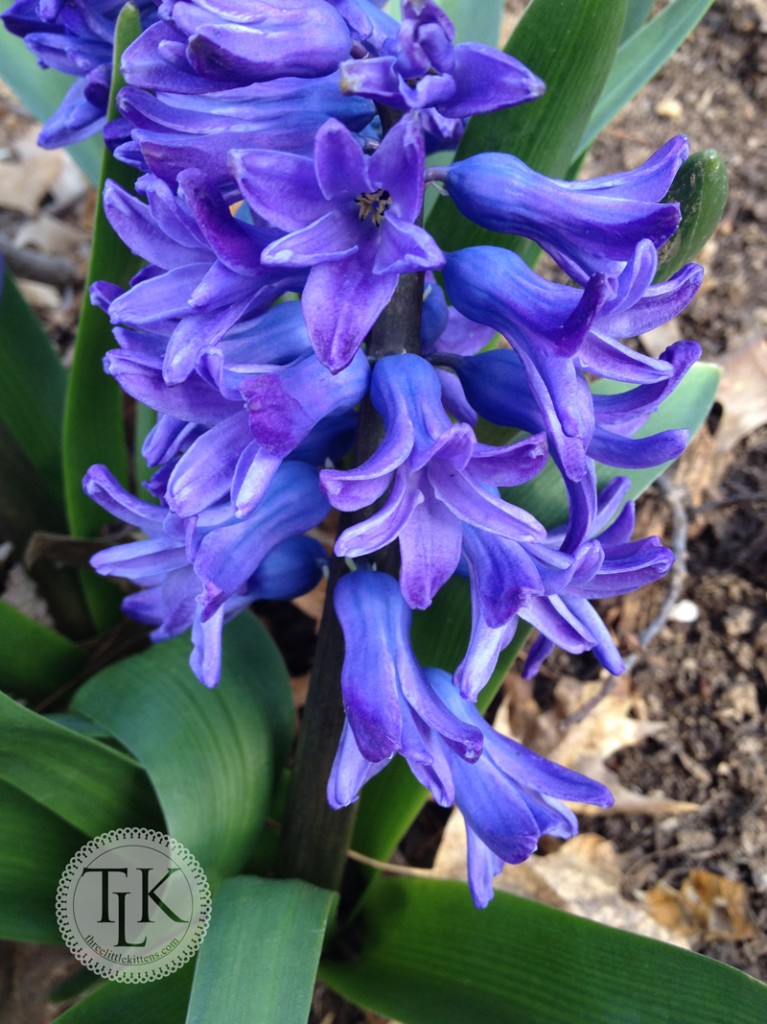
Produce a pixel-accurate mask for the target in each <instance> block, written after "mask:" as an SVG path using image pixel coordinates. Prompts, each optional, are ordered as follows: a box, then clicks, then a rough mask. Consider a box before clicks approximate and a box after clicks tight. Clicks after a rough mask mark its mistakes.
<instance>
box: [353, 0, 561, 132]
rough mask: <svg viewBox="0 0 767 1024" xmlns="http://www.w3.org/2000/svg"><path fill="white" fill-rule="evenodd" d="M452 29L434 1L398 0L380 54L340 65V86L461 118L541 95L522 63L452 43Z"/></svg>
mask: <svg viewBox="0 0 767 1024" xmlns="http://www.w3.org/2000/svg"><path fill="white" fill-rule="evenodd" d="M454 39H455V29H454V27H453V23H452V22H451V20H450V18H448V16H447V15H446V14H445V13H444V11H442V10H440V8H439V7H438V6H437V4H436V3H435V2H434V0H415V2H413V0H403V3H402V24H401V26H400V27H399V31H398V34H397V38H396V40H391V42H390V43H389V45H387V46H386V47H385V52H384V53H383V54H382V55H381V56H367V57H365V58H364V59H362V60H352V61H346V62H345V63H344V64H342V65H341V88H342V89H343V91H344V92H347V93H359V94H360V95H362V96H369V97H371V98H372V99H374V100H376V101H377V102H379V103H385V104H386V105H387V106H389V107H393V108H394V109H395V110H403V111H404V110H429V108H433V109H434V110H436V112H437V113H438V114H439V115H440V116H441V117H442V118H448V119H453V118H465V117H470V116H471V115H472V114H482V113H488V112H490V111H493V110H500V109H501V108H502V107H508V106H512V105H514V104H516V103H524V102H526V101H527V100H531V99H535V97H537V96H540V95H542V93H543V92H544V89H545V86H544V84H543V82H542V81H541V80H540V79H539V78H538V77H537V76H536V75H534V74H533V73H532V72H531V71H529V70H528V69H527V68H526V67H525V66H524V65H523V64H521V63H520V62H519V61H518V60H515V59H514V58H513V57H510V56H508V55H507V54H505V53H500V52H499V51H498V50H496V49H494V48H493V47H492V46H485V45H483V44H482V43H459V44H458V45H457V46H456V45H454Z"/></svg>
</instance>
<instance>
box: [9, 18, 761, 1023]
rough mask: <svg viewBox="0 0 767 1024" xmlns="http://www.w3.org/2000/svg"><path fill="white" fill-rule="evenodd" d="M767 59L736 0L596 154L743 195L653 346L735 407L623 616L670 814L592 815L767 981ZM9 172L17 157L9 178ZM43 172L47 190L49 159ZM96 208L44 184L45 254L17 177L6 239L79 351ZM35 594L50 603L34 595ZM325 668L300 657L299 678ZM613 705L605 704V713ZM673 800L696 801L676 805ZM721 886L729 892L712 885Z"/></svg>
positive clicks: (605, 164) (328, 1003) (15, 121)
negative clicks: (684, 169)
mask: <svg viewBox="0 0 767 1024" xmlns="http://www.w3.org/2000/svg"><path fill="white" fill-rule="evenodd" d="M508 6H509V17H510V18H511V19H513V18H514V17H515V16H516V15H517V14H518V13H519V11H520V10H521V9H522V8H523V7H524V3H523V0H512V2H511V3H509V5H508ZM765 71H767V0H717V2H716V3H715V4H714V7H713V8H712V10H711V11H710V12H709V13H708V14H707V16H706V17H705V19H704V21H703V22H702V24H701V25H700V26H699V27H698V29H697V30H696V32H695V33H694V35H693V36H692V38H691V39H689V40H688V41H687V42H686V43H685V44H684V46H683V47H682V48H681V50H680V51H679V53H677V54H676V55H675V57H674V58H672V60H671V61H670V62H669V63H668V65H667V66H666V68H665V69H664V70H663V71H662V73H661V74H660V75H659V76H658V77H657V78H656V79H655V80H654V82H653V83H651V84H650V85H649V86H648V87H646V88H645V89H644V90H643V91H642V92H641V93H640V95H639V96H638V97H637V98H636V99H635V101H634V102H633V103H632V104H631V105H630V107H629V108H628V109H627V110H626V111H625V112H624V114H623V115H622V116H621V117H620V118H619V119H618V120H617V121H616V122H615V123H614V124H613V125H612V126H611V127H610V128H609V129H608V131H607V132H606V133H605V134H604V136H603V137H602V139H600V140H599V141H598V143H597V144H596V145H595V146H594V149H593V152H592V155H591V157H590V163H589V166H588V168H587V173H589V174H595V173H605V172H608V171H615V170H620V169H624V168H628V167H632V166H636V165H637V164H638V163H641V162H642V161H643V160H644V159H646V158H647V157H648V156H649V155H650V153H651V152H652V151H653V150H654V149H656V148H657V147H658V146H659V145H661V144H662V143H663V142H664V141H665V140H666V139H667V138H668V137H670V136H671V135H674V134H677V133H679V132H684V133H685V134H686V135H687V136H688V137H689V139H690V144H691V147H692V149H693V150H699V149H706V148H708V147H714V148H716V149H717V150H719V152H720V153H721V154H722V155H723V157H724V159H725V162H726V164H727V167H728V170H729V174H730V197H729V201H728V204H727V209H726V212H725V216H724V220H723V223H722V225H721V226H720V228H719V230H718V232H717V234H716V236H715V237H714V239H712V240H711V242H709V244H708V245H707V246H706V248H705V250H704V252H703V254H702V256H701V261H702V262H703V263H704V265H705V267H706V272H707V275H706V281H705V284H704V286H703V289H702V291H701V293H700V294H699V295H698V296H697V297H696V299H695V300H694V302H693V304H692V306H691V308H690V310H689V311H688V312H687V313H685V314H684V315H683V316H682V317H680V318H679V321H678V322H677V323H676V324H674V325H672V326H671V327H670V328H669V329H668V330H666V331H665V332H663V333H662V336H661V337H660V338H657V337H651V338H647V339H643V343H644V344H645V345H646V347H647V348H648V349H650V350H657V349H660V348H662V347H664V346H665V344H668V343H669V342H670V341H673V340H675V339H677V338H695V339H697V340H698V341H700V343H701V344H702V346H703V348H704V353H705V357H706V358H707V359H710V360H714V361H716V362H718V363H720V364H721V365H722V367H723V370H724V378H723V379H724V384H723V387H722V390H721V392H720V396H719V399H720V400H719V402H718V404H717V406H716V407H715V410H714V412H713V414H712V416H711V417H710V418H709V421H708V423H707V425H706V427H705V428H704V430H703V431H702V432H701V435H700V436H699V438H698V439H697V440H696V442H695V443H694V445H693V446H692V448H691V450H690V451H689V452H688V453H687V455H685V457H684V458H683V460H681V462H680V464H679V465H678V466H677V467H676V468H675V470H674V471H673V472H672V474H671V475H670V477H669V480H670V486H664V487H655V488H653V489H652V490H651V491H650V492H649V493H648V494H647V495H646V496H645V498H644V499H643V500H642V503H641V508H640V515H639V526H640V528H641V529H642V530H643V532H645V533H651V532H658V533H660V534H661V536H663V537H664V539H665V540H666V542H670V541H671V539H672V535H674V534H676V544H677V547H678V549H679V554H680V556H681V558H680V565H681V571H680V572H679V573H678V574H677V576H676V577H675V581H672V582H671V583H670V582H669V581H664V582H663V583H660V584H658V585H656V586H655V587H654V588H653V589H652V590H650V591H647V592H643V594H642V595H641V596H638V597H635V596H633V597H629V598H626V599H624V600H623V601H620V602H614V603H612V604H611V605H609V606H607V607H606V608H605V609H604V611H605V614H606V616H607V617H608V621H609V622H610V625H611V627H612V628H613V629H614V630H615V632H616V634H617V636H618V637H619V638H620V642H621V644H622V647H623V649H624V650H625V651H626V652H629V653H632V654H634V655H635V656H636V663H635V665H634V668H633V670H632V672H631V673H630V674H629V675H627V676H626V677H624V678H623V679H621V680H619V681H618V683H617V686H616V690H615V692H616V693H618V694H620V695H623V696H624V697H626V699H627V700H629V699H630V701H631V702H632V710H631V711H630V715H631V716H632V717H633V718H635V719H637V720H638V721H640V722H642V723H645V724H646V723H652V728H649V727H648V728H647V729H644V731H643V730H641V729H639V730H637V734H638V735H639V734H644V735H646V738H644V739H641V740H640V741H638V742H633V743H632V744H631V745H628V746H624V747H623V748H621V749H619V750H617V751H614V752H611V753H610V755H609V758H608V766H609V768H610V769H611V770H612V771H614V773H615V775H616V776H617V778H618V780H619V781H620V783H621V784H622V786H623V787H625V790H627V791H628V792H630V793H635V794H638V795H644V796H645V797H648V796H649V797H650V798H651V799H654V800H655V801H656V803H655V805H654V807H655V810H654V811H653V812H652V813H637V811H636V810H633V811H632V810H627V811H621V812H620V813H617V814H613V815H610V816H603V817H600V818H596V819H594V818H591V819H588V820H587V821H585V822H584V827H585V828H588V829H591V830H596V831H597V832H598V833H600V834H601V835H602V836H603V837H605V838H606V839H607V840H609V841H610V843H611V844H612V847H613V849H614V850H615V851H616V853H617V857H618V864H619V866H620V875H621V880H620V889H621V893H622V895H623V897H625V898H626V899H627V900H629V901H635V902H637V903H643V902H644V903H647V902H648V901H652V902H654V905H655V906H656V907H657V906H658V905H659V904H660V903H663V906H664V907H665V913H666V916H665V922H666V923H667V924H670V925H672V926H674V927H677V928H681V930H682V931H683V932H684V934H685V936H686V939H687V941H688V942H689V944H690V945H691V946H692V947H693V948H695V949H697V950H699V951H701V952H703V953H706V954H707V955H709V956H712V957H715V958H718V959H720V960H723V961H725V962H727V963H730V964H733V965H735V966H737V967H740V968H741V969H743V970H746V971H748V972H749V973H751V974H753V975H754V976H756V977H759V978H761V979H762V980H765V981H767V937H766V936H767V759H766V758H765V754H766V753H767V742H766V728H765V726H766V721H767V604H766V602H765V598H766V597H767V593H766V592H767V519H766V518H765V512H767V340H766V334H767V292H766V291H765V281H766V280H767V244H765V222H766V221H767V164H766V163H765V160H764V156H763V154H764V153H765V152H767V117H766V116H765V110H767V76H765ZM28 128H29V123H28V121H27V119H26V118H25V117H24V116H23V113H22V112H21V111H20V110H19V108H18V105H17V104H16V102H15V101H14V99H13V98H12V97H9V96H7V95H5V96H3V95H0V161H5V162H6V163H5V169H8V168H10V167H11V166H12V165H13V163H14V161H15V160H16V153H15V151H14V148H13V147H14V145H15V144H17V143H18V140H19V139H20V138H21V137H22V136H23V134H24V132H25V130H28ZM4 173H5V170H4V169H3V165H2V164H0V180H2V176H3V175H4ZM45 173H50V174H51V175H53V171H52V170H50V171H46V172H45ZM39 180H40V181H43V182H44V173H43V171H41V172H40V179H39ZM40 187H41V188H42V185H41V186H40ZM67 196H68V197H69V198H67ZM90 202H91V201H90V199H89V198H88V196H87V195H85V194H84V193H82V191H81V192H80V193H79V194H78V191H77V187H76V186H75V185H73V184H71V183H70V190H69V192H66V189H64V191H63V192H60V194H59V195H58V197H57V196H56V195H52V194H51V193H50V192H49V191H47V190H46V189H44V188H43V191H42V192H41V195H40V199H39V203H38V207H39V209H38V212H37V213H36V214H35V215H34V216H33V217H32V221H33V222H35V223H37V222H38V221H39V220H40V211H42V213H44V214H45V224H46V225H47V227H46V228H45V230H44V231H43V236H42V237H43V238H44V239H45V241H44V242H43V243H42V251H41V249H40V247H39V245H38V243H36V242H35V240H34V235H33V237H32V240H31V241H27V242H24V236H23V235H22V236H21V242H20V241H19V237H20V236H19V234H18V232H19V231H20V230H21V228H22V225H23V224H24V223H25V222H26V221H27V220H28V219H29V217H30V214H29V213H24V212H23V211H20V210H18V209H15V208H13V209H11V208H10V204H7V203H4V201H3V197H2V189H1V188H0V247H2V248H3V251H5V252H6V255H9V257H10V260H11V262H12V264H13V261H14V260H16V261H17V263H16V267H17V272H18V273H20V274H21V275H22V276H24V277H26V278H27V281H28V282H29V283H28V284H26V285H25V287H26V289H27V291H28V294H29V295H30V297H31V298H32V299H33V301H34V302H35V303H36V305H37V307H38V310H39V311H40V313H41V315H42V316H43V318H44V320H45V321H46V323H47V325H48V326H49V327H50V328H51V331H52V333H53V336H54V338H55V340H56V341H57V343H58V344H60V345H61V347H62V349H66V346H67V344H68V342H69V341H70V340H71V334H72V326H73V323H74V316H75V314H76V309H77V304H78V299H79V293H80V288H81V279H82V273H83V270H84V265H85V257H86V255H87V232H86V231H85V230H84V225H86V224H87V219H88V211H89V208H90ZM50 219H53V220H54V221H57V222H58V223H60V224H63V225H64V227H65V229H66V232H69V234H68V236H67V239H66V240H65V239H64V238H59V240H58V241H56V242H52V241H51V238H52V237H53V236H55V235H56V229H55V228H52V227H51V225H50V223H49V220H50ZM51 232H53V235H52V234H51ZM66 232H65V233H66ZM22 243H23V244H22ZM36 245H37V246H38V247H37V248H36ZM36 257H38V258H37V260H36ZM46 261H47V262H46ZM685 528H686V529H685ZM685 532H686V539H683V542H680V537H681V535H682V534H684V533H685ZM1 541H2V538H0V542H1ZM17 565H18V554H17V553H15V552H13V551H11V550H9V547H8V545H5V544H2V543H0V588H2V587H3V586H5V587H7V588H8V590H9V591H10V590H13V591H14V594H15V597H14V600H16V601H17V603H20V602H21V601H22V600H23V599H24V594H23V593H22V594H21V595H20V596H19V588H21V590H22V591H23V589H24V583H23V580H21V578H20V575H19V573H18V572H17V571H16V566H17ZM670 586H671V587H673V588H674V590H673V591H672V594H671V596H672V600H671V601H668V600H666V598H667V595H668V594H669V587H670ZM6 596H8V593H6ZM27 596H28V598H29V600H30V601H34V595H33V594H29V595H27ZM664 602H665V605H666V607H665V609H664V608H663V607H662V606H663V605H664ZM661 611H663V614H662V616H661V619H662V624H661V626H660V629H659V631H658V633H657V635H656V636H655V638H654V639H653V640H652V641H651V642H650V643H649V644H648V645H647V646H645V647H642V646H641V645H640V644H639V642H638V635H639V633H640V632H641V631H642V630H643V629H644V628H645V627H646V626H647V625H648V623H650V622H652V621H653V620H657V616H658V614H659V612H661ZM273 618H274V626H275V627H276V632H277V633H278V634H279V633H281V632H282V631H283V629H284V631H285V635H286V636H287V637H289V639H288V640H287V646H288V647H289V648H291V649H292V650H293V651H295V649H296V640H295V638H296V636H297V635H298V634H300V642H299V647H300V648H301V649H302V650H305V647H306V644H307V641H308V639H309V638H310V636H311V627H310V626H309V627H307V624H306V621H305V620H297V619H296V618H295V617H294V616H292V615H291V614H288V615H287V616H285V613H284V610H283V612H282V613H281V614H280V615H278V614H277V612H276V610H274V609H273ZM296 631H298V634H297V632H296ZM306 667H307V666H306V665H305V664H301V665H296V668H295V671H296V674H299V673H303V672H305V670H306ZM574 681H577V685H576V684H575V682H574ZM591 681H597V682H600V681H601V682H603V681H602V680H601V677H600V675H599V667H598V666H597V665H596V663H595V662H594V661H593V660H592V659H590V658H588V657H583V658H569V657H564V656H560V657H557V658H556V659H552V660H550V661H549V662H548V663H547V664H546V665H545V667H544V669H543V670H542V671H541V673H540V675H539V677H538V679H537V680H536V682H535V684H534V685H533V686H532V687H530V688H528V690H523V689H522V688H521V687H520V684H519V680H518V679H514V678H512V680H511V682H510V686H509V692H510V694H511V698H512V705H511V712H512V720H513V719H514V716H515V714H516V713H517V712H519V707H517V708H515V706H514V701H516V702H517V703H518V704H519V703H520V702H522V700H523V698H524V703H525V714H526V715H527V716H528V717H529V716H530V715H531V714H532V713H533V712H534V711H536V710H540V711H541V712H542V713H547V714H553V715H554V716H555V717H556V718H557V719H558V721H559V727H560V729H561V730H562V731H564V730H565V727H566V725H567V723H568V721H569V720H570V719H569V718H568V716H571V715H572V711H573V687H574V685H575V689H576V691H578V692H583V693H584V694H585V693H589V694H590V693H592V692H593V689H594V688H593V687H592V688H589V689H587V690H582V689H580V690H579V688H582V687H583V684H585V683H588V682H591ZM584 699H585V698H584ZM575 704H576V705H577V704H579V701H578V700H577V699H576V700H575ZM599 713H600V711H599V706H597V708H596V710H595V712H594V714H595V715H599ZM663 800H665V801H678V802H680V803H679V805H674V806H675V807H676V806H682V804H685V805H690V804H694V805H697V808H696V809H690V808H689V806H688V807H687V809H685V810H684V811H682V810H678V809H677V810H675V811H673V812H669V813H665V814H660V813H658V812H657V808H658V807H659V806H665V805H664V804H663V803H662V802H663ZM643 806H646V807H650V804H646V805H643ZM411 848H412V844H411ZM544 859H545V858H544ZM712 878H713V879H714V880H717V879H718V880H719V881H718V882H716V884H714V883H712V881H711V880H712ZM730 883H732V885H730ZM712 884H714V889H715V890H716V891H710V889H711V886H712ZM696 886H697V888H696ZM706 886H708V887H709V890H707V891H706V893H705V894H703V889H705V887H706ZM680 891H681V894H682V895H681V896H680V895H679V894H680ZM696 900H697V901H698V904H700V903H703V904H705V909H706V912H705V914H703V915H702V917H701V915H700V914H699V915H698V918H697V919H696V920H697V924H696V925H695V926H692V925H690V926H689V927H686V928H682V927H681V925H680V920H679V915H681V917H683V918H685V920H686V921H687V924H688V925H689V922H690V918H691V917H692V918H695V916H696V915H695V909H696V908H695V907H693V908H692V909H691V906H690V904H691V902H692V903H695V901H696ZM664 901H666V902H665V903H664ZM680 908H681V909H680ZM697 909H698V910H700V906H698V907H697ZM662 911H663V907H662V908H661V911H659V919H662V918H663V913H662ZM675 914H676V915H677V916H676V917H675V916H674V915H675ZM685 915H686V917H685ZM46 955H47V954H46ZM26 959H27V955H26V954H23V955H22V956H21V957H20V958H19V957H16V956H15V954H14V955H10V954H9V953H8V951H7V950H6V955H5V957H3V956H0V1024H31V1022H32V1021H33V1020H34V1021H37V1020H42V1019H50V1017H47V1018H44V1017H43V1016H31V1015H29V1014H30V1013H32V1009H31V1006H30V1003H29V1001H28V999H27V1000H25V1003H26V1011H24V1010H22V1009H21V1006H20V1005H19V1004H18V1002H17V1000H16V997H15V996H14V992H16V994H17V995H18V991H19V990H18V985H19V978H20V976H21V975H20V974H19V972H21V973H22V974H23V973H24V966H23V965H24V963H26ZM39 962H40V961H39V960H38V961H37V964H38V966H39ZM35 969H37V968H35ZM51 970H53V968H51ZM26 991H27V995H28V993H29V990H28V989H27V990H26ZM315 1012H316V1020H317V1021H320V1020H323V1021H327V1022H330V1021H334V1022H335V1024H358V1022H361V1021H363V1020H372V1019H373V1018H371V1017H367V1016H365V1017H363V1016H360V1015H359V1013H358V1012H352V1011H350V1010H349V1009H348V1008H347V1009H345V1010H344V1009H342V1008H340V1007H339V1006H338V1004H337V1003H336V1002H335V1000H333V999H330V998H329V997H328V996H327V995H323V994H322V993H318V997H317V1005H316V1008H315Z"/></svg>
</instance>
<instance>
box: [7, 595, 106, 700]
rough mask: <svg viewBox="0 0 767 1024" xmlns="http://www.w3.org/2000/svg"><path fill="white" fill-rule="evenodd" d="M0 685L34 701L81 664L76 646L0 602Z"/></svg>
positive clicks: (81, 653) (82, 659)
mask: <svg viewBox="0 0 767 1024" xmlns="http://www.w3.org/2000/svg"><path fill="white" fill-rule="evenodd" d="M0 650H1V651H2V652H3V659H2V663H1V664H0V686H2V688H3V689H5V690H10V691H11V692H13V693H15V694H16V695H17V696H19V697H26V698H27V699H30V700H37V699H39V698H41V697H46V696H47V695H48V694H49V693H52V692H53V691H54V690H56V689H58V687H59V686H62V685H63V684H64V683H66V682H68V681H69V680H70V679H71V678H72V676H73V675H74V674H75V673H76V672H78V671H79V670H80V669H81V668H82V667H83V665H84V664H85V659H86V653H85V651H84V650H83V649H82V648H81V647H78V646H77V644H75V643H73V642H72V641H71V640H68V639H67V638H66V637H65V636H62V635H61V633H57V632H56V631H55V630H53V629H48V627H47V626H43V625H41V624H40V623H39V622H35V621H34V620H33V619H29V618H27V616H26V615H22V613H21V612H20V611H18V610H17V609H16V608H14V607H13V606H12V605H9V604H8V603H7V602H6V601H0Z"/></svg>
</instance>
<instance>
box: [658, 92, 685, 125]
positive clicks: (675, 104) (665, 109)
mask: <svg viewBox="0 0 767 1024" xmlns="http://www.w3.org/2000/svg"><path fill="white" fill-rule="evenodd" d="M655 113H656V114H657V115H658V117H665V118H668V120H669V121H679V120H680V118H681V117H682V116H683V115H684V107H683V106H682V104H681V103H680V102H679V100H675V99H674V98H673V97H672V96H666V97H664V98H663V99H662V100H658V102H657V103H656V104H655Z"/></svg>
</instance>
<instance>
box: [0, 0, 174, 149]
mask: <svg viewBox="0 0 767 1024" xmlns="http://www.w3.org/2000/svg"><path fill="white" fill-rule="evenodd" d="M136 7H137V8H138V12H139V15H140V17H141V23H142V25H143V26H144V27H146V26H147V25H150V24H151V23H152V22H153V21H154V20H155V19H156V18H157V4H156V3H155V0H137V2H136ZM122 8H123V0H95V2H93V0H68V2H67V3H63V2H62V3H59V2H54V3H49V2H46V0H18V2H17V3H15V4H12V5H11V7H10V8H9V9H8V10H7V11H6V12H5V13H4V14H3V15H2V20H3V22H4V23H5V27H6V29H8V31H9V32H13V33H14V34H15V35H18V36H21V37H22V38H23V39H24V42H25V43H26V45H27V46H28V47H29V49H30V50H31V51H32V53H34V55H35V56H36V57H37V60H38V63H39V64H40V65H41V67H44V68H55V69H56V70H57V71H62V72H63V73H64V74H67V75H75V76H77V81H75V82H74V83H73V85H72V86H71V87H70V89H69V91H68V92H67V94H66V96H65V97H64V99H63V100H62V102H61V104H60V106H59V108H58V110H57V111H56V113H55V114H53V116H52V117H51V118H49V120H48V121H47V122H46V123H45V125H44V126H43V129H42V131H41V132H40V136H39V138H38V142H39V144H40V145H41V146H43V147H45V148H46V149H53V148H54V147H56V146H71V145H72V144H73V143H75V142H81V141H82V140H83V139H87V138H88V137H89V136H90V135H93V134H94V133H95V132H97V131H100V130H101V129H102V128H103V127H104V125H105V123H106V114H107V104H108V100H109V88H110V83H111V78H112V50H113V41H114V31H115V25H116V23H117V18H118V16H119V14H120V11H121V10H122Z"/></svg>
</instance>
